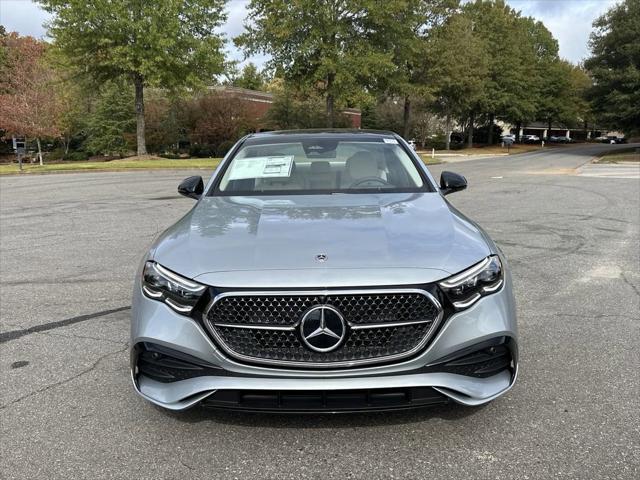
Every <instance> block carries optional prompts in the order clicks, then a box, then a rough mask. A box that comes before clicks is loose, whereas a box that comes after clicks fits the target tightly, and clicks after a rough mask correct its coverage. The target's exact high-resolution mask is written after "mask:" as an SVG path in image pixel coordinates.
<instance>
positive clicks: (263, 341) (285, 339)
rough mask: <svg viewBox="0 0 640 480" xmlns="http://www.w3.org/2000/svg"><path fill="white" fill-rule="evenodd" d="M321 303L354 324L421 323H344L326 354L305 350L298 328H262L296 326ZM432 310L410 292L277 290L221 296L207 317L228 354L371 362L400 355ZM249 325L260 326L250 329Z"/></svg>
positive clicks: (420, 333)
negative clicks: (334, 346) (343, 329)
mask: <svg viewBox="0 0 640 480" xmlns="http://www.w3.org/2000/svg"><path fill="white" fill-rule="evenodd" d="M321 304H325V305H332V306H333V307H335V308H336V309H338V310H339V311H340V312H341V313H342V315H343V317H344V319H345V321H346V322H347V323H348V324H351V325H354V326H365V325H368V324H369V325H371V324H389V323H404V322H421V323H413V324H410V325H398V326H392V325H387V326H383V327H374V326H372V327H370V328H361V329H356V328H350V329H349V328H348V331H347V335H346V338H345V340H344V342H343V343H342V345H341V346H340V347H338V348H337V349H336V350H334V351H332V352H326V353H318V352H313V351H312V350H310V349H308V348H307V347H306V346H305V345H304V344H303V342H302V339H301V338H300V332H299V329H298V328H295V329H293V330H282V329H279V330H278V329H276V330H269V329H265V328H264V327H267V326H269V325H273V326H277V327H283V326H297V325H298V324H299V322H300V320H301V319H302V317H303V316H304V314H305V312H306V311H307V310H309V309H310V308H311V307H313V306H316V305H321ZM438 314H439V309H438V307H437V306H436V305H435V304H434V303H433V302H432V301H431V299H429V298H428V297H426V296H425V295H422V294H420V293H415V292H402V293H397V292H393V293H362V294H360V293H357V294H354V293H335V294H329V295H326V296H324V295H317V294H309V295H281V294H277V295H240V296H227V297H223V298H221V299H220V300H218V301H217V302H216V303H215V304H214V305H213V307H212V308H211V309H210V311H209V312H208V314H207V319H208V320H209V322H210V323H209V326H210V327H212V328H213V329H214V333H215V334H216V335H215V336H216V337H217V339H218V341H219V342H221V343H223V345H224V346H225V347H226V349H227V351H228V352H229V353H230V354H231V355H232V356H233V355H234V354H235V355H239V356H243V357H249V358H250V359H255V360H257V361H265V362H284V363H286V362H296V363H304V364H306V363H308V364H310V365H313V364H314V363H322V364H327V363H338V362H351V361H363V362H365V361H367V362H371V363H375V361H376V359H380V361H383V360H384V358H386V357H389V356H402V354H403V353H406V352H410V351H412V350H414V349H415V348H416V347H417V346H418V345H420V344H421V342H424V339H425V336H426V335H427V334H428V332H429V330H430V328H431V326H432V325H433V322H434V321H435V320H436V319H437V318H438ZM221 324H227V325H229V326H223V325H221ZM231 325H243V326H244V327H249V328H236V327H233V326H231ZM252 325H255V326H257V327H263V328H250V326H252Z"/></svg>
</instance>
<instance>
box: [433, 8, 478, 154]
mask: <svg viewBox="0 0 640 480" xmlns="http://www.w3.org/2000/svg"><path fill="white" fill-rule="evenodd" d="M423 71H424V78H425V81H426V82H427V83H428V84H429V85H430V86H431V88H432V95H433V97H434V102H433V106H434V108H435V110H436V111H438V112H440V113H441V114H442V115H443V116H444V117H445V118H446V127H445V130H446V132H445V142H446V148H447V149H449V147H450V143H449V142H450V137H451V123H452V119H453V118H456V117H458V118H462V117H473V115H470V112H473V111H474V109H476V108H478V106H479V105H481V104H482V102H483V99H484V95H485V89H486V88H487V87H486V81H487V80H486V79H487V77H488V72H489V52H488V51H487V49H486V46H485V43H484V42H482V40H481V39H480V38H479V37H478V36H476V35H475V34H474V24H473V20H472V19H471V18H469V17H468V16H465V15H462V14H458V15H453V16H452V17H450V18H449V19H447V21H446V22H445V23H444V24H443V25H441V26H439V27H437V28H436V29H434V31H433V32H432V34H431V35H430V38H429V41H428V44H427V54H426V57H425V62H424V65H423ZM472 139H473V119H471V122H470V128H469V142H470V143H471V142H472Z"/></svg>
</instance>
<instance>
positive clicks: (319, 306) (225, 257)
mask: <svg viewBox="0 0 640 480" xmlns="http://www.w3.org/2000/svg"><path fill="white" fill-rule="evenodd" d="M466 186H467V182H466V180H465V178H464V177H463V176H461V175H457V174H455V173H452V172H443V173H442V175H441V177H440V182H439V183H437V182H436V181H435V179H434V178H433V176H432V174H431V173H430V172H429V170H428V169H427V168H426V167H425V165H424V163H423V162H422V161H421V158H420V157H419V156H418V154H417V153H416V152H415V151H414V150H413V149H412V148H411V147H410V146H409V145H408V144H407V142H405V141H404V140H403V139H402V138H401V137H399V136H398V135H395V134H393V133H389V132H372V131H349V130H347V131H340V130H323V131H289V132H269V133H257V134H251V135H248V136H246V137H244V138H242V139H241V140H240V141H238V142H237V144H236V145H235V146H234V147H233V148H232V149H231V150H230V151H229V153H228V154H227V155H226V157H225V158H224V159H223V160H222V162H221V163H220V165H219V166H218V168H217V169H216V171H215V172H214V173H213V175H212V176H211V178H210V179H209V180H208V181H207V182H206V184H205V182H204V181H203V179H202V178H201V177H199V176H198V177H189V178H187V179H186V180H184V181H183V182H182V183H181V184H180V186H179V187H178V191H179V192H180V193H181V194H183V195H185V196H187V197H190V198H193V199H195V200H196V203H195V205H193V207H192V208H191V209H190V210H189V211H188V213H186V215H185V216H184V217H183V218H182V219H180V220H179V221H178V222H177V223H176V224H175V225H173V226H172V227H170V228H169V229H168V230H166V231H165V232H164V233H162V234H161V235H160V236H159V237H158V238H157V239H156V240H155V242H154V243H153V245H152V246H151V248H150V250H149V251H148V253H147V254H146V255H145V256H144V258H143V259H142V262H141V265H140V268H139V271H138V274H137V275H136V278H135V285H134V291H133V303H132V321H131V356H130V358H131V377H132V380H133V385H134V387H135V389H136V391H137V392H138V393H139V394H140V395H141V396H142V397H144V398H145V399H147V400H148V401H150V402H153V403H154V404H157V405H159V406H161V407H164V408H167V409H171V410H183V409H186V408H189V407H192V406H195V405H203V406H207V407H213V408H223V409H231V410H245V411H282V412H323V411H326V412H348V411H361V410H387V409H403V408H412V407H422V406H427V405H434V404H443V403H447V402H457V403H460V404H464V405H481V404H484V403H487V402H489V401H491V400H493V399H495V398H496V397H498V396H499V395H502V394H504V393H505V392H507V391H508V390H509V389H510V388H511V387H512V385H513V384H514V382H515V379H516V375H517V371H518V344H517V328H516V309H515V302H514V296H513V289H512V281H511V277H510V274H509V270H508V266H507V261H506V259H505V257H504V255H503V254H502V253H501V251H500V250H499V249H498V248H497V247H496V245H495V244H494V242H493V241H492V240H491V239H490V238H489V236H488V235H487V234H486V233H485V232H484V231H483V230H482V229H481V228H480V227H479V226H478V225H477V224H476V223H474V222H473V221H472V220H470V219H468V218H467V217H465V216H464V215H463V214H462V213H460V212H459V211H458V210H457V209H456V208H455V207H454V206H453V205H452V204H451V203H449V201H448V200H447V197H446V196H447V195H449V194H451V193H453V192H456V191H459V190H463V189H464V188H466Z"/></svg>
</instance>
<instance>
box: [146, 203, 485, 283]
mask: <svg viewBox="0 0 640 480" xmlns="http://www.w3.org/2000/svg"><path fill="white" fill-rule="evenodd" d="M490 253H491V252H490V247H489V245H488V242H487V240H486V239H485V237H484V235H483V233H482V231H481V230H480V229H479V227H477V226H476V225H475V224H473V223H472V222H470V221H469V220H468V219H466V218H465V217H464V216H462V214H460V213H459V212H457V211H456V210H455V209H454V208H453V207H451V206H450V205H449V203H448V202H447V201H446V200H445V199H444V198H443V197H442V196H441V195H440V194H438V193H386V194H333V195H289V196H263V197H233V196H219V197H204V198H202V199H201V200H200V201H199V202H198V203H197V204H196V206H195V207H194V208H193V209H192V210H191V211H190V212H189V213H188V214H187V215H186V216H185V217H183V218H182V219H181V220H180V221H179V222H178V223H176V224H175V225H173V226H172V227H171V228H169V229H168V230H167V231H166V232H164V233H163V234H162V235H161V236H160V238H159V239H158V240H157V241H156V243H155V245H154V247H153V248H152V252H151V255H152V257H153V258H154V259H155V260H156V261H157V262H159V263H161V264H162V265H164V266H166V267H167V268H169V269H171V270H174V271H175V272H177V273H180V274H181V275H184V276H186V277H189V278H194V279H197V280H199V281H201V282H203V283H206V284H209V285H216V286H220V287H225V286H229V287H230V286H233V287H254V286H262V287H266V286H294V287H295V286H298V287H304V286H316V287H325V286H326V287H331V286H363V285H400V284H411V283H426V282H432V281H435V280H439V279H442V278H445V277H447V276H449V275H451V274H453V273H457V272H459V271H461V270H464V269H465V268H467V267H469V266H471V265H473V264H474V263H477V262H479V261H480V260H482V259H483V258H484V257H486V256H487V255H489V254H490ZM318 255H324V256H326V259H325V260H324V261H319V258H318V257H317V256H318Z"/></svg>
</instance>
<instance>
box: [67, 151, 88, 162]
mask: <svg viewBox="0 0 640 480" xmlns="http://www.w3.org/2000/svg"><path fill="white" fill-rule="evenodd" d="M64 159H65V160H70V161H72V162H81V161H83V160H89V154H88V153H87V152H85V151H83V150H74V151H72V152H69V153H67V155H66V156H65V157H64Z"/></svg>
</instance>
